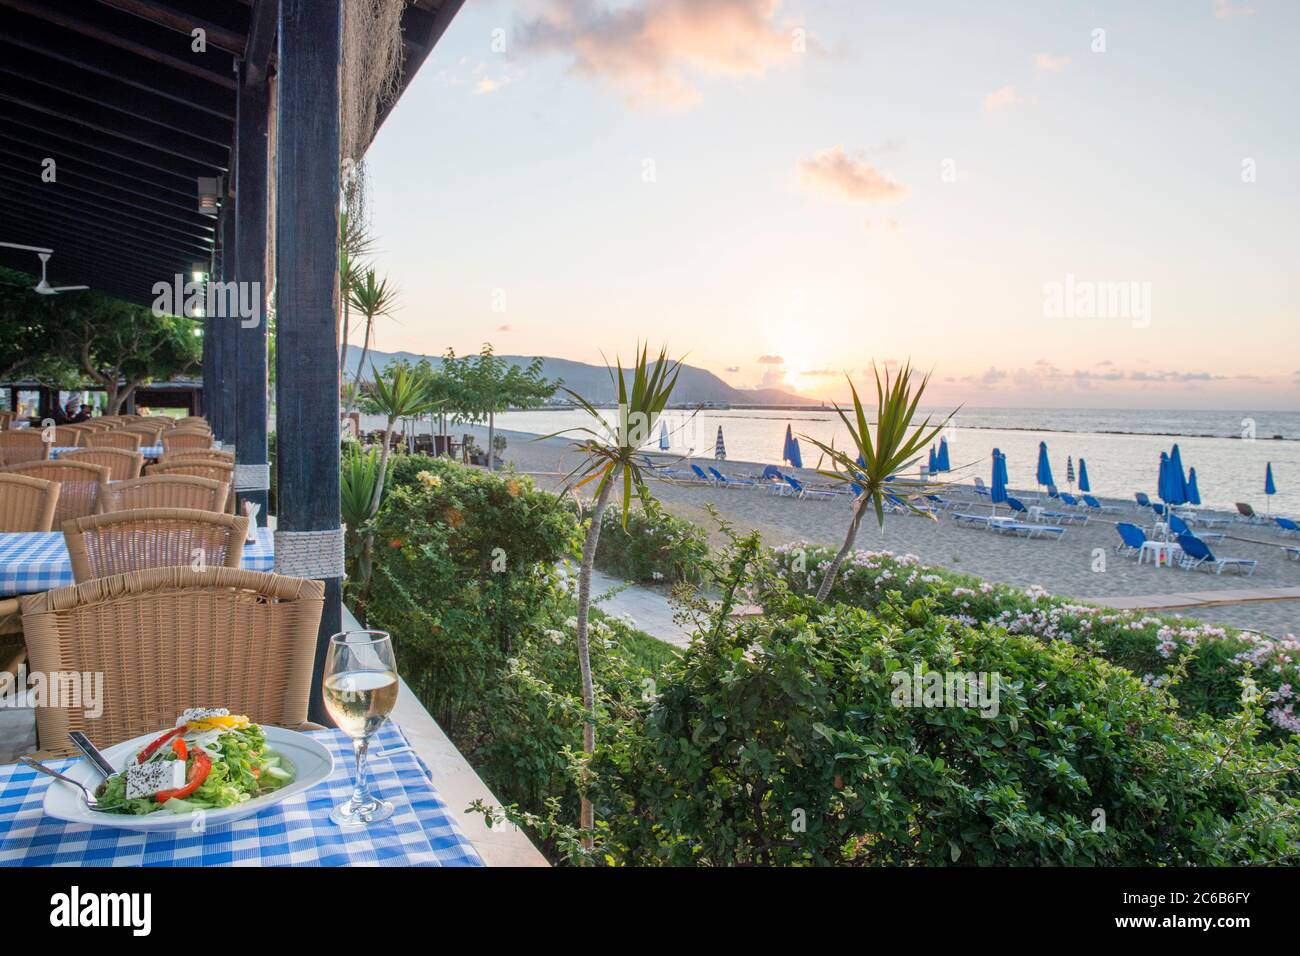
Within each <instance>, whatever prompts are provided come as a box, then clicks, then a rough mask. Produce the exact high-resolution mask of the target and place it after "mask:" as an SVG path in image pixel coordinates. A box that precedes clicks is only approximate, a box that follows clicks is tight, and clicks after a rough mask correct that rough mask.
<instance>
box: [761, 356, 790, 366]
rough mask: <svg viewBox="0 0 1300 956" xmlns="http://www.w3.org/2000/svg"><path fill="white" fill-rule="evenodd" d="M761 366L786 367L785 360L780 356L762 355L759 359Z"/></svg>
mask: <svg viewBox="0 0 1300 956" xmlns="http://www.w3.org/2000/svg"><path fill="white" fill-rule="evenodd" d="M758 364H759V365H784V364H785V359H783V358H781V356H779V355H760V356H759V357H758Z"/></svg>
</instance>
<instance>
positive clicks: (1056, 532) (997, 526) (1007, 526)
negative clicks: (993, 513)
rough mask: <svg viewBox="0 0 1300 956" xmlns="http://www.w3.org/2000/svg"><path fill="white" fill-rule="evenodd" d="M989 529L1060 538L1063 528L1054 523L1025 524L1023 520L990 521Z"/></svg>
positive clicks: (1020, 534)
mask: <svg viewBox="0 0 1300 956" xmlns="http://www.w3.org/2000/svg"><path fill="white" fill-rule="evenodd" d="M989 530H990V531H996V532H997V533H998V534H1014V535H1017V536H1020V537H1025V538H1060V537H1061V536H1062V535H1063V534H1065V529H1064V528H1062V527H1061V526H1060V525H1054V524H1026V523H1025V522H1023V521H1011V520H1005V521H1003V520H999V521H990V522H989Z"/></svg>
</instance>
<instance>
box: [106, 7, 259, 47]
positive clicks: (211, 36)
mask: <svg viewBox="0 0 1300 956" xmlns="http://www.w3.org/2000/svg"><path fill="white" fill-rule="evenodd" d="M99 2H100V3H102V4H103V5H104V6H106V7H112V8H113V9H115V10H121V11H122V12H123V13H129V14H131V15H132V16H136V17H139V18H140V19H141V20H147V21H149V22H150V23H156V24H158V26H160V27H166V28H167V29H168V30H174V31H176V32H177V33H183V34H185V35H186V36H190V34H191V33H192V32H193V31H194V30H196V29H201V30H202V31H203V32H204V33H205V34H206V36H207V42H208V43H210V44H212V45H213V46H215V47H217V48H218V49H220V50H225V51H226V52H227V53H233V54H234V55H235V56H243V54H244V42H245V40H244V35H243V34H242V33H238V32H236V31H234V30H229V29H227V28H226V27H223V26H221V24H219V23H212V22H211V21H208V20H203V19H200V18H199V17H196V16H194V15H192V14H190V13H186V12H185V11H183V10H174V9H172V8H171V7H168V6H166V5H165V4H162V3H159V2H158V0H99Z"/></svg>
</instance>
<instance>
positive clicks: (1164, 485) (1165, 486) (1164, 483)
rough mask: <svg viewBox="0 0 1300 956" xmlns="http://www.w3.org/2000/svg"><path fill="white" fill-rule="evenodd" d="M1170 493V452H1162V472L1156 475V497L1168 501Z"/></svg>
mask: <svg viewBox="0 0 1300 956" xmlns="http://www.w3.org/2000/svg"><path fill="white" fill-rule="evenodd" d="M1168 494H1169V452H1167V451H1162V452H1161V453H1160V474H1159V475H1158V476H1157V477H1156V497H1157V498H1159V499H1160V500H1161V501H1168V500H1169V499H1168V498H1167V497H1166V496H1167V495H1168Z"/></svg>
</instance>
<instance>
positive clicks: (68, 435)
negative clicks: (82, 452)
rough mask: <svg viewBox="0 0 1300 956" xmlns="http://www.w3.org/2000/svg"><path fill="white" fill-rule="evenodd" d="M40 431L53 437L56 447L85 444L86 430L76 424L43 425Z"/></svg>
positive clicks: (71, 446)
mask: <svg viewBox="0 0 1300 956" xmlns="http://www.w3.org/2000/svg"><path fill="white" fill-rule="evenodd" d="M40 433H41V434H42V435H44V437H46V438H53V439H54V447H55V448H79V447H81V446H82V445H83V444H84V443H83V441H82V439H83V438H84V437H85V430H84V429H82V428H80V427H79V426H76V425H50V426H43V427H42V428H41V429H40Z"/></svg>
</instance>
